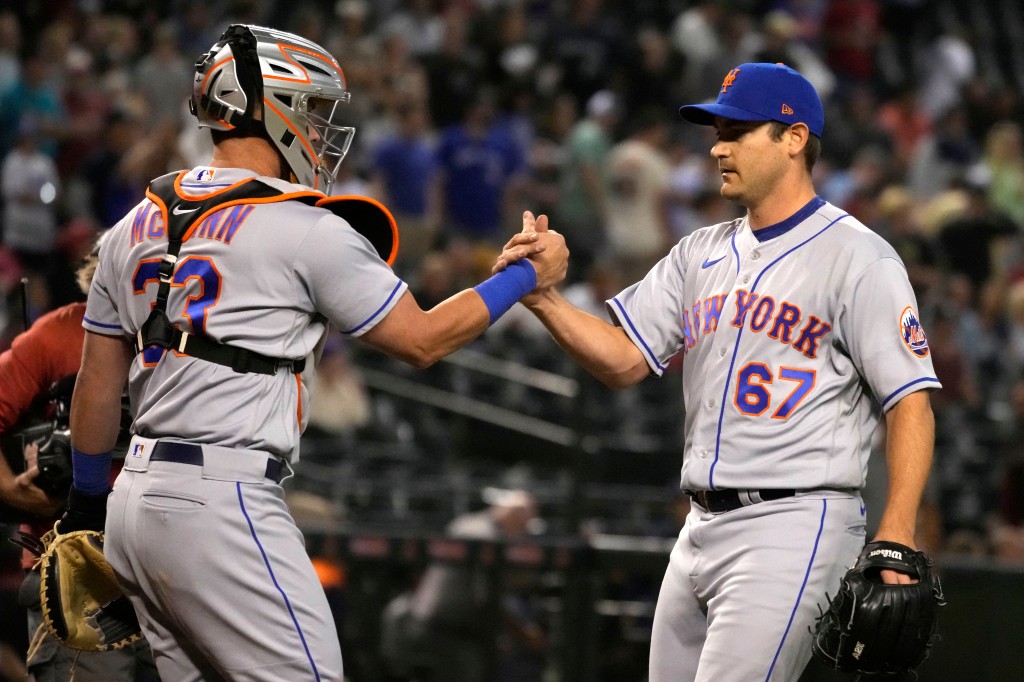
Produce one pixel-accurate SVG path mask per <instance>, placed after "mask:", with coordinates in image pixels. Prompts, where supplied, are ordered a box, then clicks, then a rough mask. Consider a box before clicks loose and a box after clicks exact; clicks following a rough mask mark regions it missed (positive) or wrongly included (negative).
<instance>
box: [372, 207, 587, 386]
mask: <svg viewBox="0 0 1024 682" xmlns="http://www.w3.org/2000/svg"><path fill="white" fill-rule="evenodd" d="M527 215H529V216H530V220H532V218H533V216H532V214H527ZM525 222H526V219H525V218H524V223H525ZM519 244H520V248H519V249H518V251H517V252H516V253H515V254H514V255H510V256H509V257H508V259H507V262H515V261H518V260H521V259H523V258H527V257H528V258H529V261H530V263H532V264H533V267H534V269H535V271H536V274H537V287H538V288H546V287H550V286H552V285H554V284H557V283H558V282H560V281H562V279H563V278H564V277H565V272H566V269H567V268H568V261H569V251H568V249H566V247H565V239H564V238H563V237H562V236H561V235H559V234H557V233H555V232H550V233H545V234H538V233H536V232H534V233H530V234H527V235H524V238H523V239H522V240H520V242H519ZM489 324H490V314H489V312H488V309H487V306H486V305H485V304H484V301H483V299H482V298H481V297H480V295H479V294H478V293H477V292H476V291H474V290H472V289H467V290H465V291H461V292H459V293H457V294H455V295H454V296H452V297H451V298H449V299H447V300H445V301H442V302H441V303H439V304H438V305H437V306H435V307H434V308H432V309H431V310H429V311H424V310H422V309H421V308H420V306H419V304H417V303H416V299H415V298H414V297H413V295H412V294H411V293H409V292H406V293H405V294H404V295H403V296H402V298H401V300H399V302H398V304H397V305H396V306H395V307H394V308H393V309H392V310H391V312H389V313H388V315H387V317H385V318H384V319H383V320H381V321H380V322H379V323H377V325H376V326H374V327H373V329H371V330H370V331H368V332H367V333H366V334H364V335H363V337H362V340H363V341H365V342H366V343H368V344H370V345H371V346H373V347H375V348H377V349H378V350H381V351H384V352H385V353H387V354H388V355H391V356H392V357H396V358H398V359H400V360H404V361H405V362H408V363H409V364H411V365H414V366H416V367H427V366H429V365H431V364H433V363H435V362H437V361H438V360H440V359H441V358H443V357H444V356H446V355H448V354H449V353H452V352H454V351H456V350H458V349H459V348H462V347H463V346H464V345H466V344H467V343H469V342H470V341H472V340H473V339H475V338H476V337H477V336H479V335H480V334H482V333H483V332H484V330H486V329H487V327H488V325H489Z"/></svg>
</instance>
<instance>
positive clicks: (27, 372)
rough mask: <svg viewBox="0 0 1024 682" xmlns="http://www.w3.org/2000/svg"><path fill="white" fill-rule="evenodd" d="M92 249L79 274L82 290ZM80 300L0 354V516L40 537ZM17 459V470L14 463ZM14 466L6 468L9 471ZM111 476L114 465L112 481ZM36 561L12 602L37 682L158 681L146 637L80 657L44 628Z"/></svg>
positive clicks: (64, 466)
mask: <svg viewBox="0 0 1024 682" xmlns="http://www.w3.org/2000/svg"><path fill="white" fill-rule="evenodd" d="M98 253H99V247H98V246H97V247H96V248H94V249H93V251H92V253H91V254H90V255H89V256H88V257H86V259H85V260H84V261H83V263H82V265H81V267H80V268H79V269H78V272H77V275H78V285H79V287H80V288H81V289H82V291H83V292H88V291H89V283H90V282H91V281H92V276H93V273H94V272H95V270H96V264H97V262H98V261H97V256H98ZM84 315H85V303H84V302H82V303H71V304H69V305H66V306H63V307H61V308H57V309H56V310H53V311H51V312H49V313H47V314H46V315H44V316H42V317H41V318H39V320H37V321H36V323H35V324H34V325H33V326H32V327H31V328H30V329H28V330H26V331H25V332H23V333H21V334H19V335H18V336H17V337H16V338H15V339H14V341H13V343H12V344H11V348H10V349H9V350H7V351H5V352H4V353H2V354H0V448H2V449H3V455H4V456H3V457H0V503H2V504H3V505H5V506H6V510H5V515H6V516H11V515H12V513H13V514H15V515H16V517H17V519H18V520H26V519H32V521H31V522H30V523H28V524H26V525H25V526H23V528H22V530H24V531H25V532H27V533H28V534H30V535H33V536H36V537H39V536H41V535H43V534H44V533H45V532H47V531H49V530H50V529H52V528H53V525H54V522H55V521H56V520H57V519H58V518H60V513H59V512H60V511H61V510H62V509H63V507H64V503H65V499H66V497H67V494H68V489H69V487H70V484H71V446H70V440H69V429H68V423H69V422H68V409H69V407H70V404H71V393H72V390H73V387H74V377H75V374H76V373H77V372H78V369H79V365H80V362H81V358H82V344H83V342H84V339H85V331H84V330H83V328H82V318H83V316H84ZM21 458H23V459H24V470H23V471H22V472H21V473H15V470H16V469H21V468H22V467H21V466H19V465H20V464H21V462H19V461H18V460H19V459H21ZM12 464H13V466H12ZM116 475H117V467H115V469H114V471H113V472H112V475H111V478H112V479H113V476H116ZM35 563H36V557H35V556H34V555H33V554H31V553H30V552H28V551H26V552H25V553H24V554H23V556H22V566H23V568H25V570H26V575H25V580H24V581H23V583H22V585H21V589H20V592H19V602H20V604H21V605H22V606H24V607H25V608H26V609H27V610H28V634H29V649H28V653H27V656H26V658H27V661H26V664H27V667H28V670H29V672H30V673H31V675H32V679H34V680H35V681H36V682H69V681H70V680H71V679H72V678H74V680H75V682H152V681H154V680H159V676H158V675H157V673H156V667H155V665H154V663H153V657H152V653H151V652H150V650H149V645H148V644H146V641H145V640H142V641H140V642H137V643H135V644H134V645H131V646H128V647H126V648H125V649H122V650H120V651H107V652H88V653H86V652H79V651H75V650H73V649H69V648H67V647H65V646H64V645H62V644H61V643H60V642H59V641H58V640H57V639H56V638H54V637H53V636H52V635H51V634H50V633H49V632H48V631H47V629H46V627H45V626H44V625H43V622H42V612H41V609H40V599H39V572H38V569H37V568H36V569H33V565H34V564H35Z"/></svg>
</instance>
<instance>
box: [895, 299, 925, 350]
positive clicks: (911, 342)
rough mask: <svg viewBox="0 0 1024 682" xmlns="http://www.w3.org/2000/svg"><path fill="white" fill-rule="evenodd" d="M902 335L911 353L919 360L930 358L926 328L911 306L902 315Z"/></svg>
mask: <svg viewBox="0 0 1024 682" xmlns="http://www.w3.org/2000/svg"><path fill="white" fill-rule="evenodd" d="M900 334H901V335H902V337H903V343H905V344H906V345H907V348H909V349H910V352H912V353H913V354H914V355H916V356H917V357H919V358H924V357H927V356H928V339H927V338H925V335H924V327H922V326H921V322H920V321H919V320H918V319H917V313H915V312H914V309H913V308H911V307H910V306H907V307H906V308H904V309H903V314H902V315H900Z"/></svg>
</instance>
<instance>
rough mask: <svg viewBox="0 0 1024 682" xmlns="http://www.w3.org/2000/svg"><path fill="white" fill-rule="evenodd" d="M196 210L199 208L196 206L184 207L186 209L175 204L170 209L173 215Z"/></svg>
mask: <svg viewBox="0 0 1024 682" xmlns="http://www.w3.org/2000/svg"><path fill="white" fill-rule="evenodd" d="M198 210H199V207H198V206H196V207H195V208H186V209H182V208H181V206H175V207H174V208H172V209H171V213H173V214H174V215H182V214H183V213H192V212H193V211H198Z"/></svg>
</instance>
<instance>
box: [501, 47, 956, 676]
mask: <svg viewBox="0 0 1024 682" xmlns="http://www.w3.org/2000/svg"><path fill="white" fill-rule="evenodd" d="M680 113H681V115H682V116H683V118H684V119H686V120H688V121H691V122H693V123H697V124H701V125H708V126H713V127H714V129H715V131H716V133H717V141H716V142H715V143H714V145H713V146H712V147H711V155H712V156H713V157H714V158H715V160H716V161H717V162H718V168H719V170H720V172H721V183H722V185H721V194H722V196H724V197H726V198H728V199H731V200H733V201H735V202H737V203H739V204H740V205H742V206H744V207H746V209H747V210H746V215H745V216H744V217H742V218H740V219H737V220H734V221H731V222H727V223H722V224H719V225H712V226H710V227H705V228H703V229H700V230H697V231H696V232H694V233H693V234H691V235H689V236H687V237H686V238H684V239H683V240H681V241H680V242H679V243H678V244H676V245H675V246H674V247H673V248H672V249H671V251H670V252H669V254H668V255H667V256H665V257H664V258H663V259H662V260H661V261H660V262H659V263H657V264H656V265H655V266H654V267H653V269H652V270H651V271H650V272H648V273H647V275H646V276H645V277H644V278H643V280H642V281H640V282H637V283H636V284H634V285H632V286H630V287H629V288H627V289H626V290H625V291H623V292H621V293H620V294H619V295H617V296H615V297H614V298H612V299H611V300H609V301H608V308H609V310H610V311H611V313H612V315H613V318H614V319H615V320H616V322H617V324H616V325H612V324H608V323H605V322H603V321H601V320H598V319H597V318H594V317H592V316H590V315H587V314H586V313H584V312H582V311H580V310H578V309H575V308H573V307H572V306H571V305H569V304H568V303H567V302H566V301H565V300H564V299H563V298H561V297H560V296H559V294H558V293H557V292H555V291H554V290H551V289H547V290H543V291H540V292H536V293H533V294H531V295H529V296H527V297H526V298H525V299H524V302H525V303H526V304H527V305H528V306H529V307H530V308H531V309H532V311H533V312H534V313H535V314H536V315H537V316H538V318H539V319H540V320H541V321H542V322H543V323H544V324H545V325H546V326H547V328H548V329H549V330H550V331H551V333H552V334H553V335H554V337H555V338H556V340H557V341H558V342H559V344H560V345H562V347H564V348H565V349H566V350H567V351H568V352H569V353H570V354H572V356H573V357H574V358H575V359H576V360H577V361H579V362H580V363H581V364H582V365H583V366H584V367H585V368H586V369H588V370H589V371H590V372H591V373H593V374H594V375H595V376H596V377H598V378H599V379H601V380H602V381H603V382H604V383H605V384H607V385H608V386H611V387H624V386H629V385H632V384H635V383H636V382H639V381H641V380H642V379H644V378H645V377H647V376H648V375H650V374H654V375H656V376H660V375H661V374H662V373H663V372H664V370H665V367H666V366H667V365H668V363H669V360H670V358H672V357H673V356H674V355H676V354H677V353H682V354H683V389H684V406H683V407H684V411H685V429H684V430H685V443H684V452H683V466H682V487H683V488H684V489H685V490H686V492H687V493H688V494H689V495H690V497H691V498H692V505H691V511H690V513H689V516H688V517H687V520H686V523H685V526H684V528H683V530H682V532H681V533H680V536H679V540H678V542H677V543H676V545H675V547H674V549H673V551H672V553H671V558H670V561H669V566H668V570H667V571H666V574H665V578H664V582H663V584H662V588H661V593H660V596H659V598H658V604H657V609H656V613H655V617H654V629H653V634H652V641H651V656H650V679H651V681H652V682H682V681H684V680H701V681H706V682H741V681H742V682H750V681H751V680H765V681H766V682H767V681H768V680H776V681H791V680H796V679H797V678H798V677H799V676H800V674H801V672H802V670H803V669H804V667H805V666H806V664H807V662H808V660H809V659H810V657H811V651H812V639H813V638H812V635H811V632H810V631H809V630H810V629H811V628H812V626H813V625H815V623H816V617H817V616H819V613H820V612H819V608H818V605H819V604H822V605H823V607H824V606H826V596H825V595H826V591H828V592H829V593H830V594H833V595H834V594H835V593H836V592H837V591H838V590H839V588H840V579H841V578H842V577H843V576H844V574H845V573H846V571H847V569H848V568H850V567H851V566H853V565H854V563H855V562H856V561H857V557H858V554H859V553H860V552H861V550H862V548H863V547H864V544H865V514H866V511H865V509H864V506H863V503H862V501H861V496H860V492H859V491H860V489H861V488H862V487H863V485H864V481H865V470H866V466H867V462H868V453H869V446H870V440H871V435H872V432H873V431H874V427H875V424H876V423H877V421H878V419H879V418H880V417H882V416H883V415H884V416H885V419H886V424H887V426H888V433H889V437H888V447H887V457H888V469H889V475H890V494H889V499H888V501H887V504H886V506H885V509H883V510H882V516H881V521H880V525H879V530H878V535H877V537H876V538H875V540H877V541H879V542H882V543H884V546H885V547H887V548H889V549H890V550H893V551H895V552H896V553H897V554H902V553H904V552H903V551H904V550H906V556H907V557H909V556H910V554H909V553H910V552H911V548H913V547H914V529H915V517H916V514H917V509H918V505H919V502H920V498H921V494H922V490H923V487H924V484H925V480H926V479H927V476H928V470H929V466H930V463H931V457H932V444H933V434H934V421H933V417H932V412H931V408H930V404H929V392H930V391H932V390H935V389H938V388H939V387H940V384H939V380H938V379H937V378H936V377H935V373H934V371H933V369H932V362H931V359H930V357H929V348H928V340H927V337H926V336H925V333H924V329H923V327H922V325H921V321H920V317H919V315H918V311H917V303H916V301H915V299H914V293H913V291H912V289H911V287H910V284H909V282H908V281H907V273H906V270H905V268H904V266H903V263H902V262H901V261H900V259H899V257H898V256H897V255H896V252H895V251H894V250H893V249H892V247H890V246H889V244H887V243H886V242H885V241H884V240H883V239H882V238H880V237H879V236H878V235H876V234H875V233H874V232H872V231H871V230H870V229H868V228H867V227H865V226H864V225H863V224H861V223H860V222H859V221H858V220H857V219H856V218H855V217H853V216H851V215H849V214H847V213H846V212H845V211H843V210H842V209H840V208H838V207H836V206H832V205H830V204H828V203H827V202H826V201H824V200H822V199H821V198H820V197H818V196H817V195H816V193H815V190H814V187H813V185H812V182H811V168H812V167H813V165H814V163H815V161H816V160H817V157H818V154H819V151H820V148H821V146H820V145H821V135H822V131H823V127H824V113H823V108H822V105H821V101H820V100H819V98H818V95H817V93H816V92H815V91H814V88H813V86H811V84H810V83H809V82H808V81H807V80H806V79H804V78H803V77H802V76H801V75H800V74H798V73H797V72H795V71H793V70H792V69H790V68H789V67H786V66H784V65H781V64H742V65H740V66H738V67H736V68H735V69H732V70H731V71H730V72H729V73H728V75H726V77H725V80H724V81H723V83H722V85H721V88H720V91H719V92H718V96H717V101H716V102H715V103H713V104H700V105H691V106H684V107H683V108H682V109H681V110H680ZM546 227H547V221H546V218H545V217H543V216H541V217H540V218H538V219H537V221H536V224H535V225H534V224H530V225H529V226H528V228H529V229H532V230H537V231H543V230H545V229H546ZM520 239H521V237H519V236H517V237H514V238H513V239H512V241H510V242H509V244H508V245H507V246H508V247H509V248H515V247H516V245H517V244H518V243H519V240H520ZM526 243H528V242H526ZM511 255H512V256H513V257H514V256H515V252H514V251H513V252H511ZM503 266H504V261H503V260H502V259H499V262H498V263H497V265H496V266H495V270H496V271H500V270H501V268H502V267H503ZM872 544H874V543H872ZM869 547H871V545H869ZM894 548H895V549H894ZM898 548H902V550H901V549H898ZM874 549H877V547H872V550H874ZM890 556H892V555H891V554H890ZM869 557H870V562H871V563H872V565H873V566H874V568H875V570H874V571H873V572H872V573H871V575H872V576H873V579H874V580H876V581H877V582H878V583H879V584H882V585H885V586H895V587H897V588H903V587H906V588H908V589H910V588H909V584H910V583H914V582H916V583H925V584H926V585H928V586H930V585H931V583H930V580H929V579H928V577H927V576H925V575H921V574H920V573H919V572H918V571H917V569H915V568H912V566H913V565H914V564H912V563H911V562H908V561H904V562H898V561H888V562H883V561H880V558H883V557H884V554H879V553H877V552H874V553H870V552H869ZM929 595H931V593H929ZM929 599H930V600H931V601H932V602H937V601H939V600H937V599H934V598H932V597H931V596H929ZM903 615H904V614H902V613H898V614H894V615H893V616H892V617H895V618H902V617H903ZM919 617H920V620H919V623H912V624H910V625H913V626H917V625H918V624H920V625H921V628H922V629H923V630H926V631H928V635H930V632H931V630H930V628H931V627H932V626H933V624H934V622H933V620H930V618H931V617H932V614H923V615H920V616H919ZM911 619H912V617H911V616H908V618H907V620H908V621H909V620H911ZM928 635H926V636H924V638H923V639H924V640H925V642H927V641H928V640H929V636H928ZM830 638H831V639H837V640H838V639H839V638H840V636H839V635H838V633H836V635H835V636H833V635H832V634H829V635H827V636H826V637H824V638H823V639H830ZM847 639H848V638H847ZM849 645H850V647H853V646H854V642H853V641H850V642H849Z"/></svg>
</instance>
